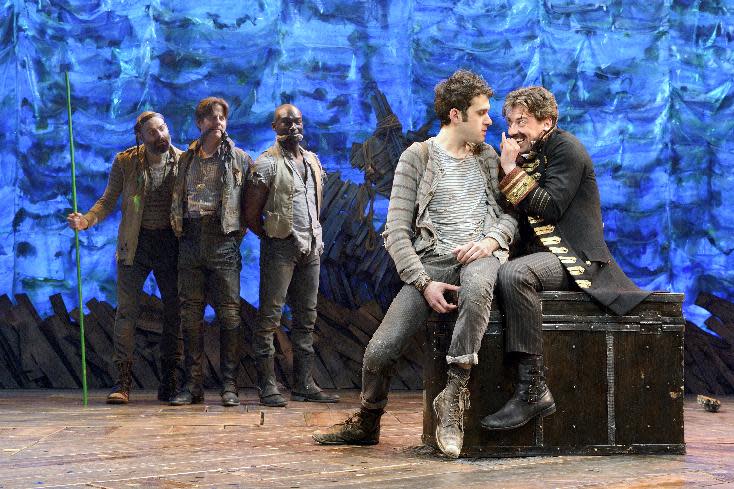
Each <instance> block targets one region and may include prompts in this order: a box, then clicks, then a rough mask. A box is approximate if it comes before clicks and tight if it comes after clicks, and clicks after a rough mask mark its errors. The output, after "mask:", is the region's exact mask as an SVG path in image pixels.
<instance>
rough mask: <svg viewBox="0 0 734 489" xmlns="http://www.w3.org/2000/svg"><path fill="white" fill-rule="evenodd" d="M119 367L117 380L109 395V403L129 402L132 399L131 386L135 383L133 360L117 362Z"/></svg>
mask: <svg viewBox="0 0 734 489" xmlns="http://www.w3.org/2000/svg"><path fill="white" fill-rule="evenodd" d="M115 365H116V367H117V382H116V383H115V385H114V386H113V387H112V391H111V392H110V393H109V394H108V395H107V404H127V403H128V401H129V400H130V386H132V383H133V372H132V367H133V362H131V361H123V362H115Z"/></svg>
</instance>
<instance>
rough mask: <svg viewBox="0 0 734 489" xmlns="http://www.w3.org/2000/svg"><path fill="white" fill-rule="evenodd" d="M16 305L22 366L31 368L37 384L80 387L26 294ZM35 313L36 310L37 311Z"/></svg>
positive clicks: (63, 387)
mask: <svg viewBox="0 0 734 489" xmlns="http://www.w3.org/2000/svg"><path fill="white" fill-rule="evenodd" d="M18 295H19V296H21V299H20V303H19V304H18V306H16V307H15V308H14V309H13V312H14V313H15V317H16V319H17V323H16V327H17V329H18V333H19V337H20V338H19V339H20V345H21V348H22V355H21V357H22V364H23V369H24V370H26V371H27V372H31V375H32V376H33V377H31V380H33V381H34V382H35V383H36V386H37V387H53V388H56V389H73V388H75V387H77V383H76V382H75V380H74V377H73V376H72V375H71V373H70V372H69V371H68V370H67V369H66V366H65V365H64V363H63V362H62V361H61V359H60V358H59V357H58V355H57V354H56V352H55V351H54V349H53V348H52V347H51V345H50V344H49V342H48V340H47V339H46V336H45V335H44V334H43V333H42V332H41V330H40V329H39V323H38V322H36V319H40V316H39V315H38V313H36V312H35V308H33V307H32V306H31V307H30V308H29V307H28V305H29V303H30V302H29V301H26V300H27V296H26V297H25V299H23V298H22V295H24V294H18ZM34 313H35V314H34Z"/></svg>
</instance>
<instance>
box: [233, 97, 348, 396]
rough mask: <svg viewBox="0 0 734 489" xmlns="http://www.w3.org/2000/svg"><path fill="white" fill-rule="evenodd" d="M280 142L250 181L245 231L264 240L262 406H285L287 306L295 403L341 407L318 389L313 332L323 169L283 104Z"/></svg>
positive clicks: (259, 346) (259, 334)
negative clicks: (281, 378) (280, 353)
mask: <svg viewBox="0 0 734 489" xmlns="http://www.w3.org/2000/svg"><path fill="white" fill-rule="evenodd" d="M272 127H273V131H275V134H276V137H275V139H276V141H275V144H273V145H272V146H271V147H270V148H268V149H267V150H265V152H263V154H261V155H260V156H259V157H258V158H257V160H256V161H255V166H254V168H253V171H252V173H251V174H250V178H249V180H248V191H247V203H246V205H245V209H246V210H245V215H246V217H247V225H248V227H249V228H250V229H252V231H253V232H254V233H255V234H257V235H258V236H259V237H260V309H259V312H258V320H257V327H256V329H255V331H254V334H253V348H254V350H255V361H256V364H255V365H256V369H257V377H258V378H257V387H258V391H259V395H260V404H262V405H264V406H276V407H282V406H285V405H286V404H287V402H286V400H285V398H284V397H283V396H282V395H281V393H280V392H279V391H278V387H277V384H276V381H275V365H274V357H273V354H274V353H275V348H274V347H273V334H274V332H275V330H276V328H278V327H279V326H280V318H281V314H282V312H283V305H284V304H285V302H286V297H287V298H288V305H289V306H290V308H291V310H292V311H293V321H292V323H291V342H292V344H293V390H292V391H291V400H292V401H303V402H306V401H310V402H337V401H338V400H339V397H338V396H332V395H328V394H326V393H324V392H322V391H321V389H320V388H319V387H318V386H317V385H316V382H314V380H313V377H312V375H311V371H312V369H313V364H314V350H313V330H314V325H315V324H316V300H317V295H318V291H319V269H320V265H321V261H320V256H321V252H322V251H323V249H324V244H323V242H322V241H321V224H320V223H319V211H320V208H321V199H322V189H323V182H324V175H325V174H324V170H323V168H322V167H321V163H320V162H319V159H318V157H317V156H316V155H315V154H314V153H312V152H310V151H307V150H306V149H304V148H303V147H302V146H301V145H300V143H301V141H302V140H303V115H302V114H301V111H300V110H298V108H297V107H295V106H293V105H290V104H285V105H281V106H280V107H278V108H276V109H275V113H274V115H273V122H272Z"/></svg>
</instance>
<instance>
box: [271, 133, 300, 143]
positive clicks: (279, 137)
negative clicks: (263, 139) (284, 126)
mask: <svg viewBox="0 0 734 489" xmlns="http://www.w3.org/2000/svg"><path fill="white" fill-rule="evenodd" d="M275 139H277V140H278V141H287V140H289V139H295V140H296V141H298V142H299V143H300V142H301V141H303V134H301V133H289V134H278V135H276V136H275Z"/></svg>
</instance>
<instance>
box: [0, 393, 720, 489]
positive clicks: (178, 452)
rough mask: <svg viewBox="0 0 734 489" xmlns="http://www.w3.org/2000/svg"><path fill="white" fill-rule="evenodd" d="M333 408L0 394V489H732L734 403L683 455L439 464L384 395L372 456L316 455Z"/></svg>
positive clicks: (348, 400)
mask: <svg viewBox="0 0 734 489" xmlns="http://www.w3.org/2000/svg"><path fill="white" fill-rule="evenodd" d="M341 394H342V398H343V401H342V402H341V403H339V404H334V405H324V404H309V403H290V404H289V406H288V407H287V408H285V409H278V408H262V407H260V406H259V405H257V402H256V401H257V397H256V394H255V392H254V391H250V390H248V391H245V392H243V393H241V399H243V401H244V403H243V405H242V406H240V407H238V408H231V409H226V410H225V409H224V408H223V407H221V406H219V405H217V404H216V403H217V402H218V400H219V396H218V395H217V393H216V392H207V400H208V401H209V402H211V404H205V405H198V406H192V407H182V408H174V407H169V406H165V405H162V404H160V403H158V402H157V401H155V393H154V392H152V391H147V392H139V391H134V392H133V396H132V403H131V404H129V405H127V406H108V405H106V404H104V402H103V401H104V395H105V393H104V392H96V391H95V392H93V393H92V395H91V396H90V402H89V406H88V407H86V408H84V407H82V406H81V402H80V397H81V393H80V392H78V391H20V390H18V391H0V488H3V489H5V488H38V487H44V488H47V487H96V488H130V487H160V488H164V487H165V488H193V487H207V488H208V487H247V488H259V487H267V488H331V487H334V488H341V487H347V488H372V487H374V488H381V489H384V488H388V487H396V488H406V489H413V488H415V489H428V488H461V489H474V488H485V487H492V488H502V487H506V488H523V489H524V488H534V487H542V488H545V487H553V488H576V487H584V488H589V487H604V488H648V487H715V488H724V487H734V398H724V399H723V400H722V408H721V412H719V413H717V414H710V413H707V412H704V411H703V409H701V408H700V407H699V406H698V405H696V403H695V399H688V400H687V401H686V405H685V423H686V443H687V454H686V455H680V456H674V455H671V456H613V457H565V456H564V457H536V458H517V459H483V460H458V461H454V460H448V459H445V458H442V457H440V456H438V455H436V454H435V453H434V452H432V451H431V450H430V449H426V448H424V447H421V443H420V437H421V418H422V414H421V411H422V393H421V392H396V393H393V394H392V396H391V401H390V404H389V405H388V412H387V414H386V416H384V418H383V429H382V436H381V442H380V444H379V445H377V446H374V447H322V446H318V445H316V444H314V443H313V441H312V440H311V433H312V432H313V431H314V430H315V429H318V428H319V427H324V426H328V425H329V424H332V423H336V422H338V421H342V420H343V419H344V418H345V416H346V415H348V414H349V413H351V412H352V411H354V410H355V409H356V408H357V406H358V396H359V393H358V392H356V391H343V392H341Z"/></svg>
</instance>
